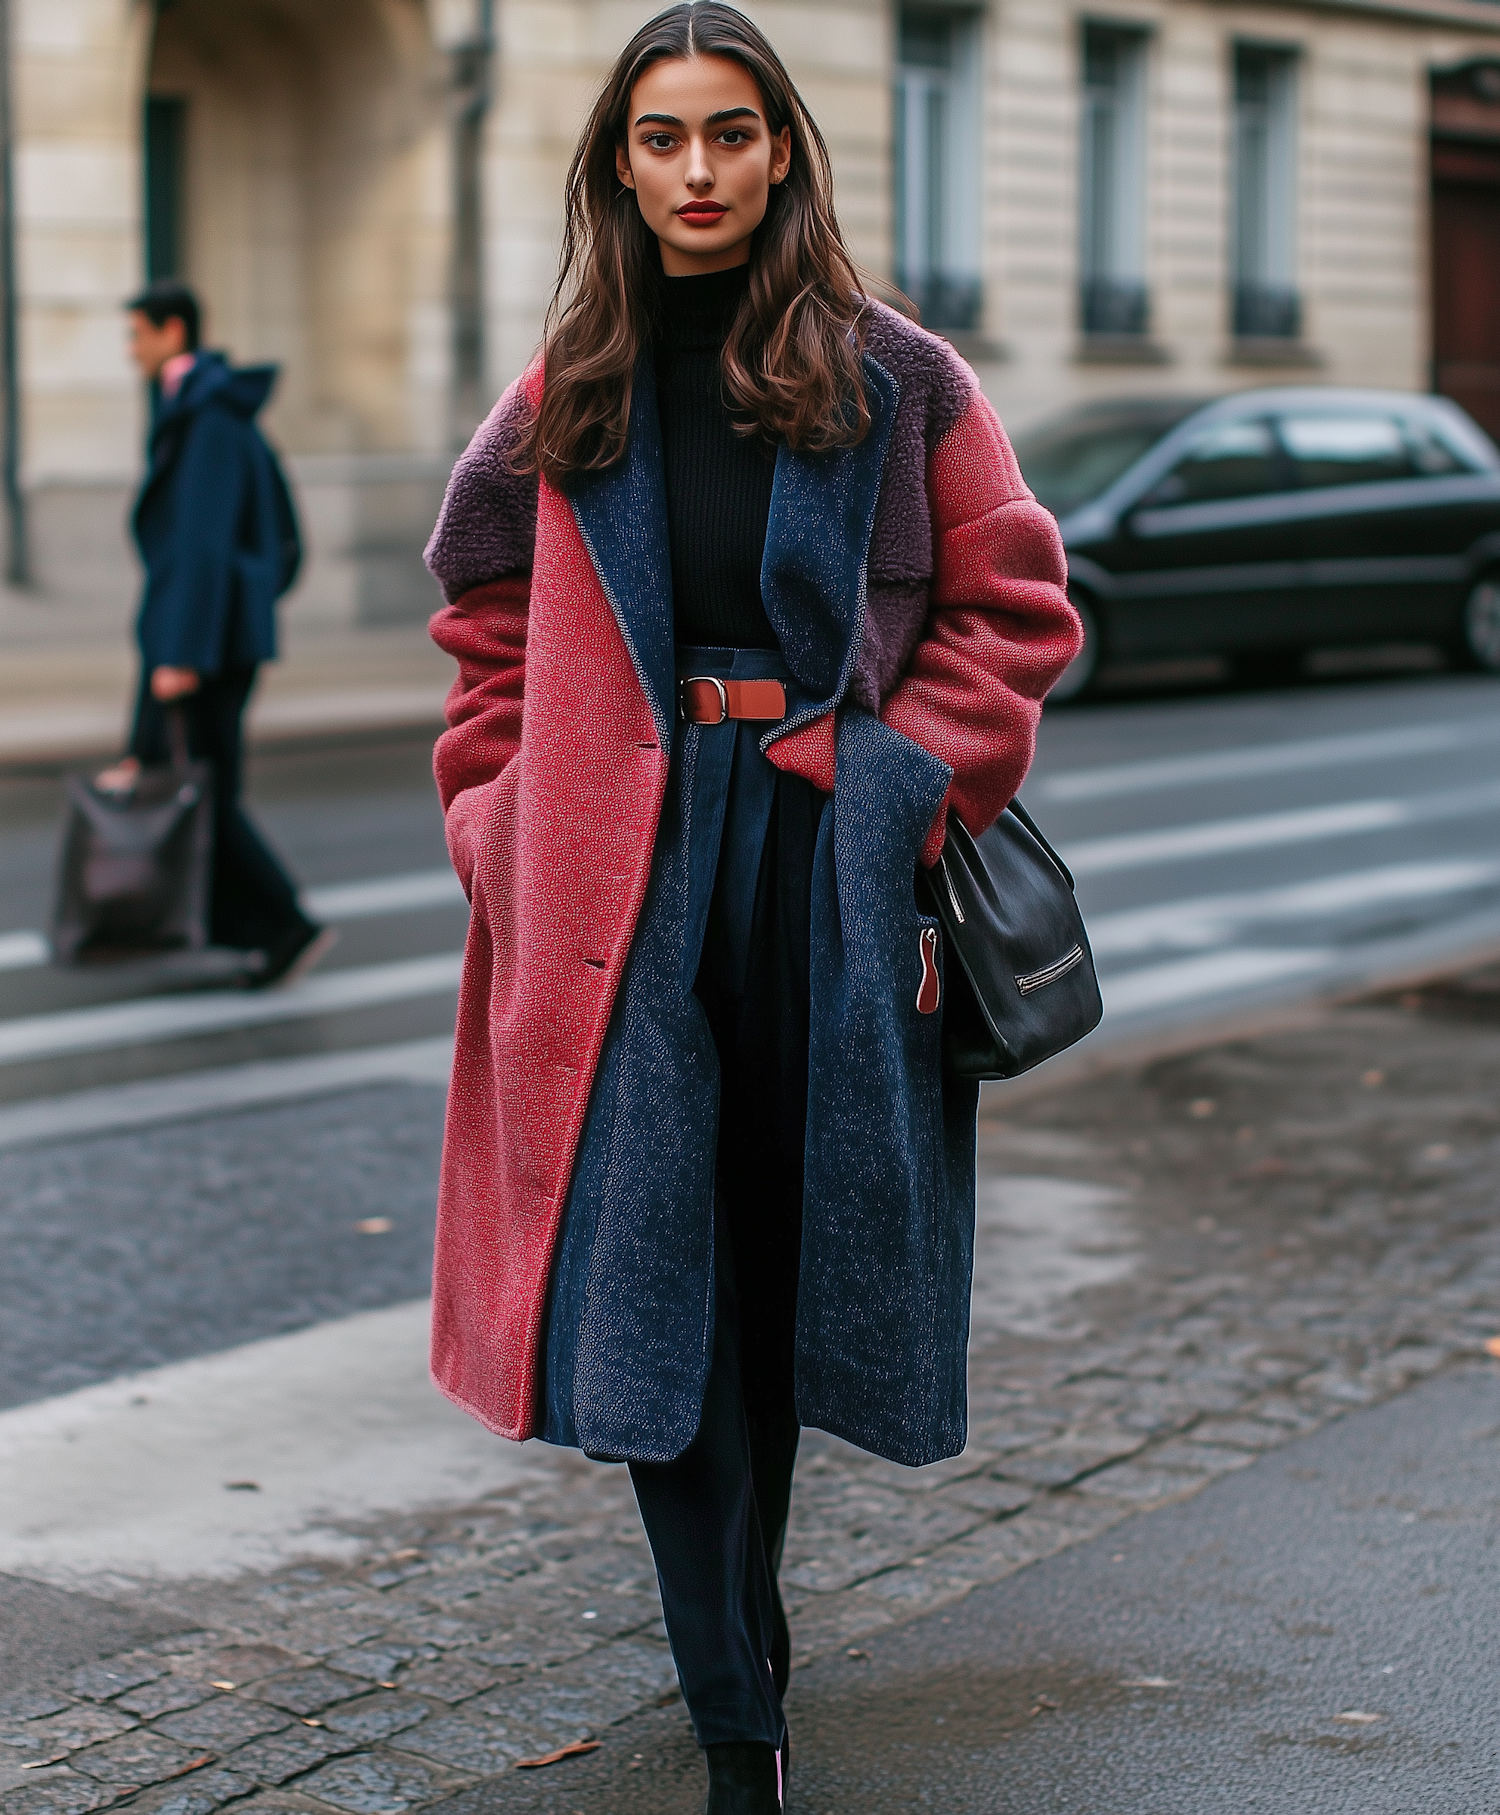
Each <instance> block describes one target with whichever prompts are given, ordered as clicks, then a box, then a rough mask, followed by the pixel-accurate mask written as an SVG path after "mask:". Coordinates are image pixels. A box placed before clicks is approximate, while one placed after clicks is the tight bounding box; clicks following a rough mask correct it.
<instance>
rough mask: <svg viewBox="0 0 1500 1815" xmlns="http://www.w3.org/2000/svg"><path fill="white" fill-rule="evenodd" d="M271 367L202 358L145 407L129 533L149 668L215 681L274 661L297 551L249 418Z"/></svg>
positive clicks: (273, 471)
mask: <svg viewBox="0 0 1500 1815" xmlns="http://www.w3.org/2000/svg"><path fill="white" fill-rule="evenodd" d="M275 382H276V367H275V366H245V367H242V368H239V369H235V368H234V367H231V366H230V365H229V363H228V361H227V360H226V359H225V358H224V356H223V354H222V353H200V354H199V355H198V358H197V363H196V364H195V365H194V366H193V369H192V371H190V372H189V373H188V375H187V377H186V378H185V379H184V380H183V383H182V386H181V388H180V389H179V390H178V391H177V392H176V394H175V395H174V396H172V397H170V398H163V397H162V396H161V394H160V392H159V391H157V392H155V393H154V396H153V405H154V407H153V413H152V421H151V440H150V460H149V465H148V468H147V472H146V480H145V483H144V485H142V487H141V494H140V497H139V498H138V499H137V501H136V507H135V516H134V522H133V527H134V529H135V539H136V544H137V546H138V547H139V549H140V551H141V560H142V561H143V562H144V563H145V567H146V587H145V593H144V595H143V597H142V599H141V609H140V616H139V618H138V619H137V623H136V635H137V639H138V641H139V643H140V648H141V658H142V661H143V663H144V665H145V668H146V670H147V672H148V673H149V672H150V670H151V669H153V668H160V667H168V668H192V669H194V670H196V672H197V673H199V674H219V673H221V672H222V671H223V670H224V669H226V668H249V667H253V666H254V665H255V664H256V663H257V662H264V661H269V660H270V659H271V658H272V657H274V656H275V654H276V601H277V599H279V598H280V597H281V595H282V593H284V592H285V591H286V590H287V588H288V587H289V586H290V585H291V583H292V581H293V580H294V579H295V578H296V576H297V568H298V566H299V564H300V561H301V546H300V543H299V541H298V536H297V519H296V514H295V512H294V511H293V509H292V502H291V498H290V496H289V494H288V492H287V485H286V480H285V479H284V478H283V476H282V472H281V467H280V465H279V463H278V462H277V459H276V456H275V454H273V453H272V451H271V449H270V447H269V446H268V445H267V443H266V440H265V437H264V436H263V435H262V434H261V432H260V430H259V428H258V427H257V426H256V421H255V418H256V416H257V414H258V413H259V411H260V409H261V407H262V405H263V404H264V403H265V401H266V399H267V398H268V397H269V396H270V394H271V388H272V386H273V385H274V384H275Z"/></svg>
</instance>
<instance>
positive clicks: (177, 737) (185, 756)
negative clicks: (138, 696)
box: [166, 705, 192, 775]
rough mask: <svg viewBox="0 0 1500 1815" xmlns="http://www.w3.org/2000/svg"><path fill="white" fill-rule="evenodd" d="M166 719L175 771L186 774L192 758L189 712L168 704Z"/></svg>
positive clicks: (168, 743) (168, 740)
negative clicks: (188, 721)
mask: <svg viewBox="0 0 1500 1815" xmlns="http://www.w3.org/2000/svg"><path fill="white" fill-rule="evenodd" d="M166 720H167V751H168V754H169V755H170V756H171V758H172V768H173V771H174V772H175V773H176V774H178V775H185V774H186V773H187V768H188V764H189V762H190V761H191V760H192V758H191V755H190V753H189V750H188V734H187V714H186V713H185V712H184V711H183V709H182V708H181V706H176V705H173V706H168V707H167V711H166Z"/></svg>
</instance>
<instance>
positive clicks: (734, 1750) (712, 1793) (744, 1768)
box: [703, 1739, 782, 1815]
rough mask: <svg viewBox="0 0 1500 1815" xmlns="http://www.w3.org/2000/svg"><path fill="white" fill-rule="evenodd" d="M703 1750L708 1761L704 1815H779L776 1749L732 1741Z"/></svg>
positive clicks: (741, 1741) (754, 1743) (753, 1743)
mask: <svg viewBox="0 0 1500 1815" xmlns="http://www.w3.org/2000/svg"><path fill="white" fill-rule="evenodd" d="M703 1750H704V1754H705V1756H706V1757H707V1759H708V1807H707V1809H706V1810H705V1811H704V1815H781V1808H782V1801H781V1794H780V1784H779V1781H778V1780H779V1778H780V1775H781V1773H780V1769H779V1766H780V1760H779V1759H778V1757H777V1754H776V1748H775V1746H766V1745H761V1744H759V1743H758V1742H756V1741H754V1740H737V1739H735V1740H724V1741H722V1742H721V1743H720V1744H719V1745H716V1746H705V1747H704V1748H703Z"/></svg>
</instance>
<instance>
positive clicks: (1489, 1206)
mask: <svg viewBox="0 0 1500 1815" xmlns="http://www.w3.org/2000/svg"><path fill="white" fill-rule="evenodd" d="M989 1110H990V1117H989V1119H987V1120H986V1121H985V1122H984V1124H983V1125H982V1128H981V1157H982V1172H983V1184H982V1188H981V1195H980V1219H979V1284H978V1289H977V1291H976V1321H975V1340H974V1353H973V1365H972V1418H971V1443H970V1447H969V1449H968V1450H967V1451H966V1452H965V1454H964V1455H963V1456H961V1457H959V1458H957V1459H956V1460H954V1461H951V1462H947V1463H942V1464H939V1465H937V1466H936V1467H934V1468H931V1469H925V1470H923V1471H921V1472H920V1473H914V1472H912V1471H909V1470H905V1469H901V1468H897V1467H894V1466H891V1465H889V1464H886V1463H883V1462H879V1461H876V1460H873V1459H872V1458H870V1457H867V1456H864V1455H862V1454H860V1453H858V1452H856V1451H854V1450H852V1449H850V1448H849V1447H847V1446H845V1445H843V1444H840V1443H837V1442H835V1441H833V1440H831V1439H829V1438H826V1437H824V1436H821V1435H819V1434H817V1433H809V1434H808V1436H807V1438H806V1441H805V1446H804V1451H803V1456H802V1461H801V1464H800V1466H799V1471H798V1476H797V1486H796V1493H795V1497H794V1510H793V1523H792V1530H791V1533H790V1538H789V1542H788V1547H787V1558H786V1565H785V1570H784V1582H785V1585H786V1590H787V1594H788V1602H789V1606H790V1609H791V1612H792V1618H793V1633H794V1644H795V1650H796V1653H797V1656H798V1658H799V1659H800V1660H803V1661H805V1660H806V1659H808V1658H810V1657H812V1656H814V1655H817V1654H819V1653H822V1652H826V1651H829V1650H831V1649H833V1648H836V1647H846V1648H847V1647H850V1646H853V1645H854V1644H855V1643H856V1641H857V1640H858V1639H859V1638H860V1637H861V1635H864V1634H868V1633H871V1632H873V1631H875V1630H877V1629H879V1628H882V1627H886V1626H888V1625H890V1624H892V1623H894V1622H898V1621H901V1620H903V1619H906V1618H909V1617H911V1616H913V1615H916V1614H918V1613H924V1612H927V1611H929V1610H931V1609H932V1608H934V1607H936V1606H938V1605H940V1604H942V1603H944V1602H947V1601H952V1600H954V1599H957V1598H958V1597H961V1596H962V1595H964V1594H965V1593H967V1592H968V1591H969V1590H970V1589H972V1588H974V1587H975V1586H976V1585H978V1584H981V1583H986V1582H993V1581H995V1580H997V1579H999V1578H1000V1577H1002V1576H1005V1575H1007V1574H1009V1573H1010V1572H1012V1571H1014V1570H1017V1569H1020V1568H1023V1567H1024V1566H1025V1565H1027V1564H1028V1563H1031V1562H1033V1561H1035V1560H1037V1559H1039V1558H1041V1557H1045V1556H1048V1555H1050V1554H1052V1553H1054V1552H1056V1551H1059V1550H1062V1549H1064V1548H1066V1547H1067V1546H1069V1545H1073V1544H1078V1543H1081V1542H1084V1541H1086V1540H1088V1539H1090V1538H1092V1537H1095V1536H1097V1535H1098V1534H1099V1533H1101V1532H1103V1531H1105V1530H1107V1529H1108V1528H1109V1527H1111V1526H1113V1525H1115V1524H1117V1523H1119V1522H1120V1521H1122V1520H1124V1519H1128V1518H1131V1517H1132V1516H1134V1515H1136V1514H1138V1513H1141V1512H1144V1511H1147V1510H1148V1509H1150V1508H1152V1507H1155V1506H1160V1505H1163V1504H1165V1503H1169V1502H1172V1501H1175V1500H1179V1499H1182V1498H1185V1497H1186V1496H1188V1495H1191V1494H1193V1493H1195V1492H1196V1491H1197V1490H1198V1489H1200V1488H1201V1487H1203V1486H1204V1485H1205V1484H1206V1483H1208V1482H1209V1481H1211V1480H1213V1479H1214V1478H1215V1477H1216V1476H1218V1475H1221V1474H1223V1473H1225V1472H1226V1471H1228V1470H1232V1469H1238V1468H1243V1467H1245V1466H1247V1465H1248V1464H1250V1463H1251V1462H1253V1461H1254V1459H1255V1457H1256V1455H1257V1454H1258V1453H1260V1452H1262V1451H1264V1450H1267V1449H1269V1448H1271V1447H1273V1446H1275V1445H1277V1444H1279V1443H1282V1442H1284V1441H1285V1440H1286V1439H1288V1438H1289V1437H1292V1436H1294V1435H1297V1434H1299V1433H1301V1432H1305V1431H1308V1430H1311V1429H1313V1428H1315V1427H1317V1426H1318V1425H1320V1424H1322V1423H1325V1422H1326V1421H1328V1420H1329V1419H1331V1418H1335V1417H1337V1416H1338V1415H1339V1414H1340V1413H1341V1412H1343V1411H1345V1410H1347V1409H1348V1408H1350V1407H1353V1406H1359V1405H1366V1404H1370V1403H1373V1402H1375V1401H1377V1400H1380V1399H1382V1398H1385V1397H1388V1396H1390V1395H1392V1394H1395V1393H1397V1392H1399V1391H1400V1390H1401V1389H1402V1388H1403V1387H1404V1386H1406V1385H1408V1384H1409V1383H1411V1382H1413V1381H1415V1380H1417V1379H1420V1378H1422V1377H1424V1376H1427V1375H1430V1374H1432V1373H1433V1372H1434V1371H1436V1370H1438V1369H1440V1368H1442V1367H1444V1366H1445V1365H1447V1364H1448V1363H1450V1362H1452V1361H1453V1360H1454V1359H1455V1358H1459V1357H1471V1356H1474V1355H1475V1354H1482V1353H1484V1352H1485V1344H1486V1342H1487V1341H1488V1340H1489V1339H1490V1338H1491V1337H1492V1336H1493V1335H1494V1334H1495V1333H1496V1331H1497V1330H1500V1218H1497V1217H1496V1216H1495V1210H1496V1195H1497V1193H1496V1183H1495V1181H1496V1160H1497V1158H1500V971H1497V972H1494V973H1484V972H1481V973H1477V974H1476V975H1474V976H1471V977H1469V978H1467V979H1462V980H1459V981H1458V982H1455V983H1451V984H1447V985H1440V986H1434V987H1431V988H1429V989H1427V990H1425V991H1423V992H1421V993H1419V994H1411V995H1406V996H1402V997H1400V998H1398V999H1396V1000H1394V1001H1389V1002H1384V1003H1377V1004H1368V1005H1363V1006H1359V1007H1354V1008H1350V1009H1345V1010H1342V1011H1338V1012H1336V1013H1334V1014H1331V1015H1328V1016H1325V1017H1324V1018H1322V1019H1321V1020H1319V1021H1318V1022H1316V1023H1315V1024H1313V1025H1310V1026H1305V1027H1303V1028H1300V1029H1297V1030H1293V1031H1288V1032H1282V1033H1277V1034H1271V1035H1266V1036H1263V1037H1260V1038H1257V1039H1253V1040H1244V1041H1240V1042H1234V1043H1229V1044H1224V1045H1219V1046H1216V1047H1212V1048H1209V1049H1207V1050H1204V1051H1201V1052H1197V1053H1193V1054H1189V1055H1187V1056H1179V1057H1174V1058H1170V1059H1165V1060H1161V1061H1159V1062H1156V1063H1154V1064H1147V1065H1144V1066H1142V1067H1140V1068H1138V1069H1135V1070H1127V1071H1123V1072H1120V1073H1117V1074H1114V1075H1111V1076H1107V1077H1104V1078H1100V1079H1096V1080H1094V1081H1091V1082H1088V1083H1084V1084H1074V1085H1072V1086H1069V1087H1068V1088H1065V1089H1060V1090H1057V1091H1053V1092H1051V1093H1049V1094H1042V1095H1030V1096H1026V1097H1022V1098H1019V1099H1017V1100H1016V1101H1015V1104H1014V1107H1011V1108H1009V1109H1007V1107H1006V1105H1005V1100H1004V1098H1003V1096H1000V1097H997V1098H994V1099H991V1101H990V1104H989ZM364 1536H365V1537H366V1539H367V1541H368V1547H369V1548H368V1555H367V1557H366V1560H365V1561H363V1562H361V1563H360V1564H359V1565H357V1566H352V1567H350V1566H344V1565H332V1564H328V1565H324V1564H319V1565H318V1566H316V1567H303V1568H292V1569H288V1570H286V1571H283V1572H281V1573H280V1574H278V1575H276V1576H275V1577H274V1578H251V1579H245V1580H241V1581H239V1582H236V1583H232V1584H229V1585H224V1584H216V1585H210V1586H204V1587H201V1588H180V1587H174V1588H172V1589H170V1590H158V1591H156V1592H155V1593H154V1595H153V1597H152V1604H153V1606H154V1607H155V1608H157V1609H161V1608H163V1607H166V1608H168V1609H171V1610H175V1611H177V1612H179V1613H180V1614H181V1615H182V1617H183V1618H184V1619H185V1620H186V1621H189V1622H191V1623H192V1624H193V1626H194V1627H195V1628H196V1629H195V1630H193V1631H191V1632H189V1633H187V1634H186V1635H185V1636H181V1637H176V1638H169V1639H166V1640H164V1641H162V1642H160V1643H159V1644H157V1645H156V1646H155V1647H154V1648H150V1649H145V1650H140V1651H133V1652H130V1653H127V1654H123V1655H119V1656H116V1657H111V1658H107V1659H105V1660H103V1661H102V1662H99V1663H97V1664H92V1665H88V1666H85V1667H84V1668H82V1669H79V1670H78V1671H77V1672H76V1673H75V1674H73V1675H71V1676H69V1677H67V1678H66V1679H65V1680H61V1681H58V1682H55V1683H43V1682H38V1683H36V1684H35V1685H34V1686H32V1687H29V1688H28V1689H26V1690H25V1691H23V1692H21V1693H19V1694H12V1695H10V1696H9V1697H8V1698H5V1699H4V1700H0V1810H3V1812H4V1815H87V1812H89V1811H93V1810H96V1809H104V1808H106V1807H109V1808H115V1807H122V1806H128V1807H129V1809H130V1810H131V1811H132V1815H135V1812H139V1815H211V1812H212V1811H214V1810H217V1809H218V1808H220V1807H221V1806H223V1805H225V1804H228V1803H231V1802H235V1803H238V1805H239V1807H240V1808H241V1809H244V1810H245V1811H250V1810H256V1811H286V1812H287V1815H290V1812H291V1811H293V1810H300V1811H305V1812H309V1815H328V1811H329V1810H330V1809H332V1810H338V1811H343V1812H345V1815H400V1812H401V1811H404V1810H407V1809H414V1808H418V1807H420V1806H422V1805H423V1804H427V1803H433V1802H436V1801H438V1800H441V1799H443V1798H445V1797H447V1796H449V1795H451V1794H452V1793H453V1792H454V1791H455V1790H460V1789H463V1788H465V1787H468V1786H471V1785H474V1784H476V1783H479V1782H485V1781H486V1780H490V1781H488V1784H487V1789H486V1807H487V1808H495V1809H503V1808H505V1807H506V1806H507V1803H508V1802H509V1801H510V1800H511V1795H510V1794H509V1793H508V1789H507V1786H510V1787H511V1789H512V1790H513V1791H514V1793H516V1794H519V1786H520V1785H521V1783H522V1782H523V1781H529V1780H523V1779H519V1778H517V1777H516V1776H515V1775H513V1771H514V1767H515V1766H516V1765H517V1764H518V1763H521V1762H522V1761H526V1760H530V1759H537V1758H545V1756H546V1755H547V1754H549V1753H551V1752H554V1751H556V1750H558V1749H560V1748H562V1747H564V1746H567V1745H569V1744H571V1743H573V1742H576V1741H579V1740H584V1739H587V1738H588V1736H590V1735H594V1734H597V1733H600V1732H601V1731H603V1730H604V1729H606V1728H607V1727H609V1726H610V1725H611V1724H613V1723H615V1722H617V1721H620V1720H622V1719H623V1718H625V1717H626V1716H628V1715H630V1714H632V1713H634V1712H636V1711H638V1710H640V1709H642V1708H646V1707H650V1706H652V1705H653V1704H657V1705H660V1704H664V1703H666V1702H669V1701H670V1700H671V1699H672V1697H673V1694H674V1688H673V1676H672V1669H671V1662H670V1658H669V1656H668V1654H667V1650H666V1646H665V1643H664V1640H663V1634H662V1630H661V1625H660V1619H659V1610H658V1605H657V1599H656V1593H655V1585H654V1579H653V1575H652V1570H651V1565H650V1559H649V1555H648V1553H647V1551H646V1548H645V1545H644V1542H643V1540H642V1538H641V1535H640V1530H639V1526H638V1523H637V1520H636V1516H635V1512H634V1507H633V1503H632V1500H631V1496H630V1491H629V1483H628V1480H627V1477H626V1474H625V1471H624V1470H623V1469H621V1468H602V1467H598V1466H595V1465H593V1464H590V1463H587V1462H584V1461H582V1460H581V1459H578V1458H573V1457H569V1458H563V1459H561V1460H560V1462H559V1466H558V1467H557V1468H556V1469H554V1470H553V1471H552V1474H551V1477H550V1479H549V1481H548V1482H547V1483H545V1484H544V1485H539V1486H537V1487H534V1488H527V1489H526V1490H525V1491H522V1492H512V1493H507V1494H505V1495H502V1496H496V1497H493V1498H491V1499H488V1500H486V1501H484V1502H483V1503H481V1504H479V1505H475V1506H469V1507H463V1508H454V1509H446V1510H443V1511H440V1512H436V1513H431V1514H428V1515H426V1516H424V1517H423V1518H421V1519H419V1520H418V1519H414V1520H410V1521H407V1522H405V1523H403V1524H401V1525H399V1526H388V1527H382V1528H381V1529H379V1530H371V1531H369V1532H368V1533H366V1534H364ZM121 1598H122V1599H123V1600H128V1599H129V1598H130V1595H129V1593H128V1591H126V1590H123V1589H122V1590H121ZM564 1770H566V1767H565V1766H564Z"/></svg>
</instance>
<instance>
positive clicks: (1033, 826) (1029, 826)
mask: <svg viewBox="0 0 1500 1815" xmlns="http://www.w3.org/2000/svg"><path fill="white" fill-rule="evenodd" d="M1010 811H1011V812H1012V813H1014V814H1015V816H1016V818H1017V819H1019V820H1020V822H1021V824H1022V825H1023V826H1025V828H1026V830H1027V831H1028V832H1030V834H1031V836H1032V837H1033V838H1034V839H1035V840H1036V841H1037V843H1038V844H1039V845H1040V846H1041V847H1042V849H1043V850H1044V851H1045V852H1046V853H1047V855H1048V856H1049V857H1050V858H1051V859H1052V861H1053V862H1054V863H1055V864H1056V865H1057V867H1058V869H1059V870H1060V871H1061V872H1062V878H1063V881H1064V882H1066V883H1067V885H1068V887H1069V888H1070V889H1073V890H1074V891H1075V893H1076V891H1077V886H1078V885H1077V884H1076V883H1075V882H1074V880H1073V872H1072V871H1071V870H1070V869H1069V868H1068V866H1067V865H1066V864H1065V863H1064V862H1063V860H1062V858H1061V857H1059V856H1058V854H1057V852H1056V851H1054V850H1053V848H1052V846H1051V845H1050V844H1048V843H1047V840H1046V839H1045V838H1044V837H1043V836H1042V828H1041V827H1040V826H1039V825H1038V824H1037V823H1036V821H1035V820H1034V819H1033V818H1032V817H1031V815H1030V814H1029V813H1028V812H1027V811H1026V809H1025V807H1023V806H1022V805H1021V798H1020V796H1019V795H1017V796H1016V798H1015V799H1014V800H1013V801H1012V802H1011V803H1010Z"/></svg>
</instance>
